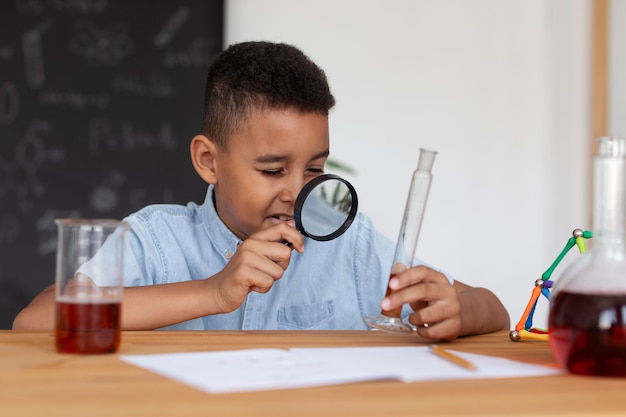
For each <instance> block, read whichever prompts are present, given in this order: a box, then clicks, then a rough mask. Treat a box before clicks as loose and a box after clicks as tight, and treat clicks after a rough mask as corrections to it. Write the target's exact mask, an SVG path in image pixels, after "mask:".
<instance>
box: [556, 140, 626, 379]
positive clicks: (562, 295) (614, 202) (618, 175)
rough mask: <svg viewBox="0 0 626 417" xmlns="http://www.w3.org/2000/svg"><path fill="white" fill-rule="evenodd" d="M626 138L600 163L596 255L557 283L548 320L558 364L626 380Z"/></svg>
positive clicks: (601, 152) (601, 146)
mask: <svg viewBox="0 0 626 417" xmlns="http://www.w3.org/2000/svg"><path fill="white" fill-rule="evenodd" d="M625 215H626V138H615V137H602V138H600V139H599V143H598V153H597V155H596V156H595V158H594V211H593V223H594V224H593V226H594V227H593V236H594V237H593V241H592V242H591V249H590V250H589V251H587V252H586V253H584V254H582V255H581V256H580V257H579V259H578V260H577V261H575V262H574V263H573V264H572V265H571V266H570V267H568V268H567V269H566V270H565V271H564V272H563V274H562V275H561V277H560V278H559V279H558V280H557V281H556V284H555V286H554V290H553V293H552V300H551V303H550V313H549V318H548V329H549V344H550V349H551V350H552V353H553V355H554V357H555V359H556V360H557V362H558V363H559V364H560V365H561V366H563V367H564V368H566V369H567V370H569V371H570V372H572V373H575V374H583V375H598V376H620V377H626V228H625V226H626V218H625V217H624V216H625Z"/></svg>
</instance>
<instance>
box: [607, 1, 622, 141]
mask: <svg viewBox="0 0 626 417" xmlns="http://www.w3.org/2000/svg"><path fill="white" fill-rule="evenodd" d="M624 23H626V0H610V1H609V28H610V30H609V79H608V83H609V86H610V89H609V117H608V119H609V120H608V126H609V132H607V133H609V134H613V135H626V117H625V115H626V78H625V77H624V71H626V48H625V46H626V25H625V24H624Z"/></svg>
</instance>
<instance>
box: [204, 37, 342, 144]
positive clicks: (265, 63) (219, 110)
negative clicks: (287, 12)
mask: <svg viewBox="0 0 626 417" xmlns="http://www.w3.org/2000/svg"><path fill="white" fill-rule="evenodd" d="M334 105H335V98H334V97H333V95H332V94H331V92H330V88H329V86H328V80H327V79H326V74H325V73H324V71H323V70H322V69H321V68H319V67H318V66H317V65H316V64H315V63H314V62H312V61H311V60H310V59H309V58H308V57H307V56H306V55H305V54H304V53H303V52H302V51H300V50H299V49H298V48H296V47H294V46H291V45H287V44H284V43H272V42H242V43H238V44H234V45H231V46H229V47H228V48H227V49H225V50H224V51H223V52H221V53H220V54H219V55H217V57H216V58H215V60H214V61H213V62H212V63H211V65H209V68H208V74H207V81H206V89H205V97H204V117H203V120H202V134H203V135H205V136H207V137H209V138H211V140H213V141H214V142H215V143H216V144H217V145H218V146H220V147H221V148H222V149H226V148H227V146H228V138H229V137H230V136H231V135H232V134H233V132H235V131H236V130H237V129H238V128H239V127H240V126H241V125H242V124H243V122H244V121H245V120H246V118H247V117H248V115H249V113H250V111H252V110H255V109H267V108H269V109H285V108H294V109H296V110H298V111H301V112H314V113H319V114H325V115H328V111H329V110H330V109H331V108H332V107H333V106H334Z"/></svg>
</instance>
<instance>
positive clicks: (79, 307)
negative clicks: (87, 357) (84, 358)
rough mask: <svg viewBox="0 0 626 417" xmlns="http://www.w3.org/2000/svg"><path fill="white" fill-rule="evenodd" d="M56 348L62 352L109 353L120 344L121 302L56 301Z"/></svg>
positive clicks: (115, 349)
mask: <svg viewBox="0 0 626 417" xmlns="http://www.w3.org/2000/svg"><path fill="white" fill-rule="evenodd" d="M56 308H57V312H56V347H57V351H58V352H63V353H112V352H115V351H117V349H118V348H119V345H120V338H121V336H120V333H121V329H120V310H121V303H119V302H117V303H93V304H92V303H68V302H57V304H56Z"/></svg>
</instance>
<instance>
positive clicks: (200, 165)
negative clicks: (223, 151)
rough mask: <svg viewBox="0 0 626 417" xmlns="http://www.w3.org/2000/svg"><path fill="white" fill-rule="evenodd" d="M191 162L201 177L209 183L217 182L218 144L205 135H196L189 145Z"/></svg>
mask: <svg viewBox="0 0 626 417" xmlns="http://www.w3.org/2000/svg"><path fill="white" fill-rule="evenodd" d="M189 150H190V153H191V163H192V164H193V167H194V169H195V170H196V172H197V173H198V175H200V177H201V178H202V179H203V180H204V181H205V182H206V183H208V184H216V183H217V174H216V169H215V168H216V156H217V146H216V145H215V143H214V142H213V141H212V140H211V139H209V138H208V137H206V136H204V135H196V136H195V137H194V138H193V139H192V140H191V144H190V146H189Z"/></svg>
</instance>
